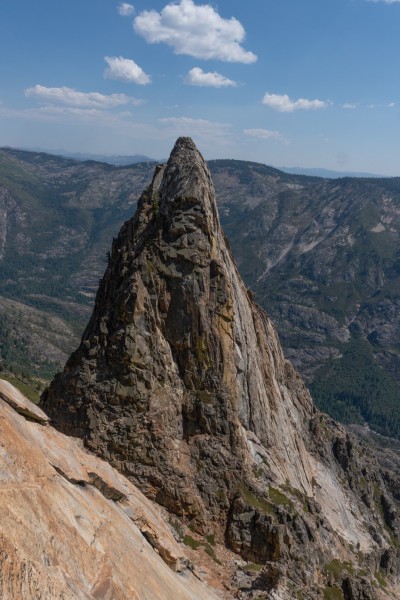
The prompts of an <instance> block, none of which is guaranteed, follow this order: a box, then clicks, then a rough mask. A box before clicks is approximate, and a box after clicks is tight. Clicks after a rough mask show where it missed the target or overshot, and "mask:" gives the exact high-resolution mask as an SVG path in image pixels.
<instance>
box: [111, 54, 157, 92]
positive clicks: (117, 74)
mask: <svg viewBox="0 0 400 600" xmlns="http://www.w3.org/2000/svg"><path fill="white" fill-rule="evenodd" d="M104 60H105V61H106V63H107V64H108V67H107V69H106V70H105V71H104V77H105V78H106V79H115V80H117V81H124V82H125V83H137V84H139V85H147V84H149V83H151V78H150V76H149V75H147V73H145V72H144V71H143V69H142V67H139V65H138V64H136V63H135V61H134V60H131V59H130V58H123V57H122V56H105V57H104Z"/></svg>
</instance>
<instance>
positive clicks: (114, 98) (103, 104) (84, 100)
mask: <svg viewBox="0 0 400 600" xmlns="http://www.w3.org/2000/svg"><path fill="white" fill-rule="evenodd" d="M25 96H27V97H28V98H35V99H36V100H39V101H40V102H45V103H49V104H63V105H66V106H76V107H83V108H114V107H116V106H121V105H124V104H134V105H136V106H138V105H139V104H142V100H138V99H136V98H132V97H131V96H127V95H126V94H111V95H109V96H106V95H104V94H100V93H99V92H79V91H77V90H74V89H72V88H69V87H58V88H50V87H45V86H44V85H35V86H33V87H30V88H27V89H26V90H25Z"/></svg>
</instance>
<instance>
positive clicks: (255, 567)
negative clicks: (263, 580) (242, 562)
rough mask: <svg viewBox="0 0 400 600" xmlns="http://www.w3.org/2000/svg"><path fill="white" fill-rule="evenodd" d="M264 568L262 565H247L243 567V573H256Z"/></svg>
mask: <svg viewBox="0 0 400 600" xmlns="http://www.w3.org/2000/svg"><path fill="white" fill-rule="evenodd" d="M263 567H264V565H259V564H258V563H248V564H247V565H246V566H245V567H244V570H245V571H250V572H253V573H254V572H255V573H258V572H259V571H261V570H262V568H263Z"/></svg>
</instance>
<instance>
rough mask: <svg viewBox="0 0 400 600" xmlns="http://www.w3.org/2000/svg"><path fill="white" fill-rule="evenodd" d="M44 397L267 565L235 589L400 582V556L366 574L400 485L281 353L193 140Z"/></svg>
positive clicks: (162, 177) (209, 529)
mask: <svg viewBox="0 0 400 600" xmlns="http://www.w3.org/2000/svg"><path fill="white" fill-rule="evenodd" d="M41 406H42V408H43V409H44V410H45V411H46V412H47V413H48V414H49V416H50V417H51V419H52V421H53V422H54V424H55V426H56V427H57V428H58V429H60V430H61V431H62V432H64V433H67V434H69V435H73V436H77V437H80V438H82V439H83V440H84V443H85V445H86V447H87V448H89V449H91V450H92V451H93V452H95V453H96V454H98V455H99V456H101V457H102V458H103V459H105V460H107V461H109V462H110V463H111V464H112V465H113V466H114V467H116V468H117V469H118V470H119V471H120V472H122V473H123V474H124V475H126V476H127V477H128V478H129V479H130V480H131V481H132V482H134V483H136V484H137V485H138V486H140V489H141V490H142V491H143V492H144V493H145V494H146V496H147V497H149V498H150V499H152V500H155V501H156V502H158V503H159V504H161V505H162V506H163V507H165V508H167V509H168V510H169V511H170V512H171V513H173V514H174V515H176V516H177V517H178V518H179V519H181V521H182V522H183V523H186V524H190V526H191V528H192V530H193V532H195V534H196V535H206V536H207V535H208V536H209V535H210V534H211V533H212V534H213V535H215V536H216V539H217V540H218V541H219V543H221V544H222V543H223V544H225V545H226V546H227V547H228V548H229V549H230V550H233V551H234V552H236V553H237V554H239V555H240V556H241V557H242V558H243V559H244V560H245V561H253V562H254V563H255V564H256V565H257V568H258V567H260V573H258V571H257V570H256V571H257V572H256V574H254V573H253V576H249V577H247V579H246V578H245V579H246V582H247V583H246V585H244V584H243V585H242V583H240V581H242V580H241V579H240V577H239V578H237V579H236V584H235V583H233V584H232V582H231V585H233V586H234V587H235V585H236V588H235V589H234V590H233V593H234V594H236V597H239V598H247V597H248V598H257V597H260V598H261V597H267V598H271V599H272V598H279V600H286V599H290V600H291V599H295V598H299V597H303V598H305V599H314V598H315V599H317V598H327V597H340V596H329V595H327V594H331V593H332V594H335V593H336V591H335V589H337V590H338V592H337V593H340V594H341V595H342V596H343V595H344V596H343V597H344V598H345V600H348V599H350V598H352V596H351V595H350V594H353V596H354V593H355V592H354V590H356V589H362V590H363V591H362V593H363V594H364V596H365V594H369V593H370V592H369V591H368V590H371V593H370V599H371V600H373V599H374V598H377V597H381V598H389V597H390V596H389V595H387V594H389V590H390V589H391V588H390V586H394V587H392V589H398V588H396V585H397V583H396V582H397V579H396V577H398V575H396V572H397V571H396V568H397V567H394V568H393V570H392V571H391V572H390V573H389V572H388V571H387V572H386V571H385V573H386V574H385V575H384V577H385V584H386V588H385V586H383V585H381V588H382V589H379V591H378V592H375V591H374V589H373V588H372V587H368V585H367V584H365V585H364V584H358V583H357V582H358V581H359V577H361V575H362V573H363V572H364V571H365V570H366V568H367V569H368V572H372V573H375V572H380V569H383V570H385V569H384V564H386V563H388V564H389V563H390V564H391V565H396V564H398V557H397V550H396V549H395V548H394V545H393V539H398V533H399V529H398V527H399V523H398V506H397V500H396V498H395V497H394V494H393V491H391V490H390V489H389V488H388V487H387V486H386V484H385V482H384V477H383V474H382V473H381V471H380V470H379V468H378V466H377V463H376V461H375V460H374V458H373V457H371V456H370V455H369V454H368V452H367V451H366V449H365V448H363V447H362V445H360V444H359V443H358V442H356V441H355V440H353V439H352V438H351V437H350V436H349V435H348V434H346V432H345V431H344V429H343V428H341V427H340V426H338V425H337V424H336V423H335V422H334V421H332V419H329V418H328V417H325V416H324V415H322V414H321V413H319V412H318V411H317V410H316V409H315V407H314V406H313V404H312V400H311V397H310V395H309V393H308V391H307V389H306V388H305V386H304V383H303V382H302V380H301V378H300V377H299V375H298V374H297V373H296V371H295V370H294V369H293V367H292V366H291V364H290V363H288V362H287V361H286V360H285V358H284V356H283V353H282V349H281V346H280V344H279V340H278V337H277V335H276V332H275V329H274V327H273V325H272V323H271V321H270V319H269V318H268V316H267V314H266V313H265V311H263V310H262V309H261V308H260V307H258V306H257V305H256V304H255V303H254V301H253V297H252V294H251V292H250V291H248V290H246V288H245V286H244V284H243V282H242V280H241V278H240V276H239V274H238V271H237V268H236V265H235V262H234V260H233V258H232V255H231V252H230V249H229V245H228V243H227V240H226V238H225V236H224V234H223V232H222V229H221V227H220V223H219V217H218V213H217V209H216V202H215V194H214V189H213V185H212V182H211V177H210V174H209V171H208V169H207V166H206V164H205V162H204V160H203V158H202V156H201V155H200V153H199V152H198V150H197V148H196V147H195V145H194V144H193V142H192V140H191V139H190V138H179V139H178V141H177V142H176V144H175V147H174V149H173V151H172V153H171V156H170V159H169V161H168V164H167V165H166V166H164V165H161V166H159V167H158V168H157V169H156V172H155V175H154V178H153V182H152V184H151V185H150V187H149V188H148V189H147V190H146V191H145V192H144V193H143V194H142V197H141V199H140V201H139V204H138V209H137V212H136V214H135V216H134V217H133V218H132V219H130V220H129V221H127V222H126V223H125V224H124V226H123V227H122V229H121V231H120V233H119V235H118V237H117V238H116V239H115V240H114V242H113V246H112V252H111V255H110V261H109V264H108V267H107V270H106V273H105V275H104V277H103V279H102V281H101V283H100V287H99V290H98V293H97V297H96V304H95V308H94V311H93V314H92V317H91V319H90V322H89V324H88V326H87V328H86V331H85V333H84V335H83V338H82V342H81V344H80V346H79V348H78V349H77V350H76V351H75V352H74V353H73V354H72V355H71V357H70V359H69V360H68V362H67V364H66V366H65V369H64V371H63V372H62V373H60V374H58V375H57V376H56V377H55V379H54V380H53V382H52V384H51V385H50V387H49V388H48V389H47V390H46V392H45V393H44V395H43V396H42V400H41ZM386 479H388V478H386ZM385 553H389V555H390V560H388V561H386V563H385V562H384V559H383V557H384V556H386V554H385ZM385 560H386V559H385ZM332 561H338V562H339V564H340V568H339V567H337V563H336V562H334V563H332ZM332 564H333V565H335V568H333V567H332ZM346 565H350V567H351V568H350V567H348V566H346ZM336 567H337V568H336ZM332 572H333V574H332ZM221 577H222V575H221ZM386 577H388V580H386ZM232 581H233V579H232ZM346 582H347V583H346ZM377 582H378V583H379V581H378V580H377ZM381 582H382V579H381ZM326 589H328V591H327V592H325V591H324V590H326ZM332 590H333V591H332ZM349 590H350V591H349ZM365 590H366V591H365ZM298 592H299V593H300V592H301V594H302V596H298V595H297V593H298ZM364 592H365V593H364ZM357 593H358V592H357ZM360 593H361V592H360ZM246 594H247V595H246ZM346 594H347V596H346ZM365 597H366V598H368V595H367V596H365ZM368 600H369V599H368Z"/></svg>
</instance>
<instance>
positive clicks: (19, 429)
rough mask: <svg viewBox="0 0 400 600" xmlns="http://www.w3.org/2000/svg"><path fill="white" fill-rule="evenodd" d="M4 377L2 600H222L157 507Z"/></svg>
mask: <svg viewBox="0 0 400 600" xmlns="http://www.w3.org/2000/svg"><path fill="white" fill-rule="evenodd" d="M81 446H82V445H81V443H79V440H76V439H73V438H71V437H67V436H65V435H63V434H62V433H60V432H58V431H56V430H55V429H54V428H52V427H51V426H50V425H49V424H48V419H47V417H46V415H45V414H44V413H43V412H42V411H40V410H39V409H38V408H37V407H36V406H35V405H33V404H32V403H31V402H29V400H27V399H26V398H24V397H23V396H22V395H21V394H20V393H19V392H18V391H17V390H16V389H15V388H14V387H13V386H12V385H10V384H9V383H8V382H6V381H3V380H1V379H0V511H1V526H0V598H1V599H2V600H100V599H102V600H106V599H112V600H127V599H129V600H161V599H162V598H163V599H165V598H168V599H169V598H171V599H172V598H174V599H176V600H178V599H179V600H200V599H201V600H210V599H211V598H212V599H214V600H217V598H218V596H217V595H214V592H213V590H212V589H211V588H209V587H208V586H207V585H206V584H205V583H202V582H200V581H199V580H198V578H197V577H195V576H194V575H193V574H192V572H191V570H190V561H189V559H188V557H187V555H186V554H187V552H186V551H187V548H185V546H183V545H180V544H178V543H177V542H176V540H175V539H174V537H173V535H172V534H171V531H170V528H169V526H168V524H167V522H166V521H165V520H164V519H163V518H162V516H161V515H160V511H159V510H157V509H158V508H159V507H156V506H155V505H154V504H153V503H152V502H151V501H149V500H148V499H147V498H145V497H144V496H143V494H142V493H141V492H140V491H139V490H138V489H137V488H135V486H134V485H133V484H132V483H130V482H129V481H128V480H127V479H125V478H124V477H123V476H122V475H121V474H120V473H118V472H117V471H115V469H112V468H111V467H110V465H108V464H107V463H105V462H104V461H102V460H100V459H99V458H97V457H96V456H93V454H90V453H88V452H87V451H85V450H84V449H83V448H82V447H81Z"/></svg>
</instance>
